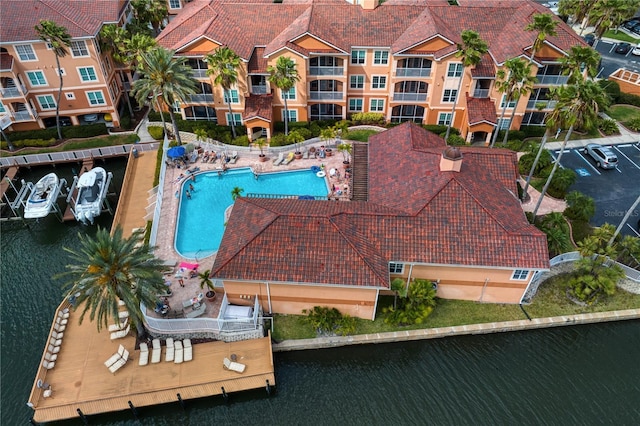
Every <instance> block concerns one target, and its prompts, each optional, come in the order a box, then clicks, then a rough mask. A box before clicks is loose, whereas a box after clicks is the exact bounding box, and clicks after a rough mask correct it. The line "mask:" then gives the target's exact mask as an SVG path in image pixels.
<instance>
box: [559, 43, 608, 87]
mask: <svg viewBox="0 0 640 426" xmlns="http://www.w3.org/2000/svg"><path fill="white" fill-rule="evenodd" d="M559 62H560V65H561V66H562V68H563V72H562V73H563V74H564V75H568V76H569V79H568V80H567V83H568V84H574V83H576V82H577V81H580V80H582V79H583V73H584V72H586V73H587V76H588V77H591V78H593V77H595V76H596V74H597V73H598V64H600V54H599V53H598V52H597V51H596V50H595V49H592V48H591V47H583V46H572V47H571V50H570V51H569V54H568V55H567V56H563V57H562V58H560V60H559Z"/></svg>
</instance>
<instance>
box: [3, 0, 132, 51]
mask: <svg viewBox="0 0 640 426" xmlns="http://www.w3.org/2000/svg"><path fill="white" fill-rule="evenodd" d="M126 4H127V1H125V0H109V1H75V0H17V1H3V3H2V6H3V7H2V13H0V43H12V42H19V41H35V40H39V37H38V34H37V33H36V30H35V26H36V25H37V24H39V23H40V21H41V20H51V21H53V22H55V23H56V24H58V25H60V26H62V27H65V28H66V29H67V31H68V32H69V35H71V37H72V38H80V37H94V36H95V35H97V34H98V32H99V31H100V28H101V27H102V25H103V24H104V23H114V22H118V20H119V17H120V15H121V13H122V11H123V7H124V6H125V5H126Z"/></svg>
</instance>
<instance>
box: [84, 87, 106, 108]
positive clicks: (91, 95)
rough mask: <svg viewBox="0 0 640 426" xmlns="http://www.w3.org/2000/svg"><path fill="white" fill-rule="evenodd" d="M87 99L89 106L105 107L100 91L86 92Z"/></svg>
mask: <svg viewBox="0 0 640 426" xmlns="http://www.w3.org/2000/svg"><path fill="white" fill-rule="evenodd" d="M86 93H87V99H89V105H106V104H107V103H106V102H105V100H104V94H103V93H102V90H96V91H95V92H86Z"/></svg>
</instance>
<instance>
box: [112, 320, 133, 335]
mask: <svg viewBox="0 0 640 426" xmlns="http://www.w3.org/2000/svg"><path fill="white" fill-rule="evenodd" d="M128 322H129V319H128V318H127V319H125V320H124V321H121V322H120V323H118V324H109V332H114V331H121V330H124V328H125V327H126V326H127V323H128Z"/></svg>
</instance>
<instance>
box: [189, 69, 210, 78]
mask: <svg viewBox="0 0 640 426" xmlns="http://www.w3.org/2000/svg"><path fill="white" fill-rule="evenodd" d="M192 70H193V78H209V77H208V76H207V70H203V69H194V68H192Z"/></svg>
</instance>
